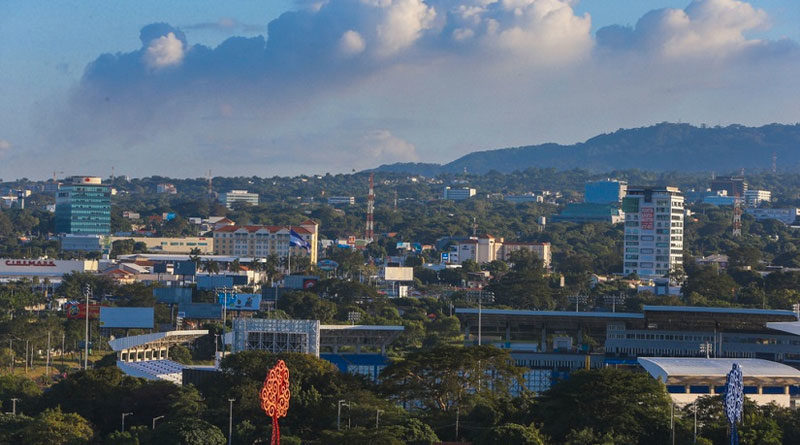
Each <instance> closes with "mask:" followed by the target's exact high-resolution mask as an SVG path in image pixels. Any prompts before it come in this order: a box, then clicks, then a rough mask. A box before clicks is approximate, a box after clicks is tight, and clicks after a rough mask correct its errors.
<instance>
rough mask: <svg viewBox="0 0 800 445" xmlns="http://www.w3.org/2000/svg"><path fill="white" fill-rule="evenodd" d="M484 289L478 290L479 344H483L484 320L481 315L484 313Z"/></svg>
mask: <svg viewBox="0 0 800 445" xmlns="http://www.w3.org/2000/svg"><path fill="white" fill-rule="evenodd" d="M481 297H483V290H479V291H478V346H480V345H481V325H482V324H483V320H482V318H481V316H482V315H483V310H482V305H481V300H482V299H483V298H481Z"/></svg>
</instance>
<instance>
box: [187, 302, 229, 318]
mask: <svg viewBox="0 0 800 445" xmlns="http://www.w3.org/2000/svg"><path fill="white" fill-rule="evenodd" d="M178 312H183V313H184V318H188V319H194V320H222V305H219V304H215V303H181V304H179V305H178Z"/></svg>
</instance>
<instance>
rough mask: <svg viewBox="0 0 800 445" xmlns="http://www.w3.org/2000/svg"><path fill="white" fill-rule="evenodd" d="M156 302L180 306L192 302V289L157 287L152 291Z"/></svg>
mask: <svg viewBox="0 0 800 445" xmlns="http://www.w3.org/2000/svg"><path fill="white" fill-rule="evenodd" d="M153 296H154V297H156V301H158V302H159V303H165V304H180V303H191V302H192V288H190V287H159V288H155V289H153Z"/></svg>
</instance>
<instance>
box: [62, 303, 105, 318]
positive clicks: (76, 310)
mask: <svg viewBox="0 0 800 445" xmlns="http://www.w3.org/2000/svg"><path fill="white" fill-rule="evenodd" d="M64 312H66V313H67V318H68V319H70V320H84V319H85V318H86V304H85V303H77V302H74V301H73V302H69V303H67V304H65V305H64ZM99 316H100V305H99V304H91V303H90V304H89V318H91V319H96V318H97V317H99Z"/></svg>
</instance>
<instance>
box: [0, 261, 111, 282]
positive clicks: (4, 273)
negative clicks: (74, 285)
mask: <svg viewBox="0 0 800 445" xmlns="http://www.w3.org/2000/svg"><path fill="white" fill-rule="evenodd" d="M97 268H98V262H97V261H89V260H87V261H83V260H52V259H37V260H32V259H16V258H3V259H0V280H16V279H21V278H32V277H39V278H49V279H51V280H53V279H57V280H60V279H61V277H62V276H64V275H65V274H69V273H72V272H97Z"/></svg>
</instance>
